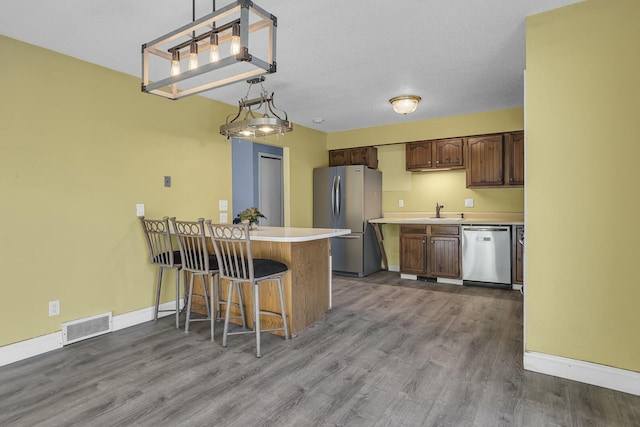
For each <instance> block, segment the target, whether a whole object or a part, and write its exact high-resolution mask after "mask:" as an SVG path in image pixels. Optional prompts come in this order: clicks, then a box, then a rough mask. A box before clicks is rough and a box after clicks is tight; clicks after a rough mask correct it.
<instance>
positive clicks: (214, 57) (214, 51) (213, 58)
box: [209, 33, 220, 64]
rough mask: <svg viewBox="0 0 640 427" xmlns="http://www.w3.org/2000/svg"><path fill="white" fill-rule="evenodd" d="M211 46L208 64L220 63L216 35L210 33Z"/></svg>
mask: <svg viewBox="0 0 640 427" xmlns="http://www.w3.org/2000/svg"><path fill="white" fill-rule="evenodd" d="M209 44H210V46H211V48H210V50H209V62H210V63H212V64H213V63H214V62H218V61H220V48H219V47H218V34H216V33H211V39H210V40H209Z"/></svg>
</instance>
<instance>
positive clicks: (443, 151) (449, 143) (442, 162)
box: [433, 138, 464, 169]
mask: <svg viewBox="0 0 640 427" xmlns="http://www.w3.org/2000/svg"><path fill="white" fill-rule="evenodd" d="M433 143H434V146H435V156H436V167H437V168H449V169H451V168H456V167H461V166H464V161H463V159H464V157H463V152H464V144H463V140H462V138H451V139H440V140H437V141H434V142H433Z"/></svg>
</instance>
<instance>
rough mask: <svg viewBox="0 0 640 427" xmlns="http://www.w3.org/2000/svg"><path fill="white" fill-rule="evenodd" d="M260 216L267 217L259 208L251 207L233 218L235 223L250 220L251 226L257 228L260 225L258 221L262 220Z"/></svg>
mask: <svg viewBox="0 0 640 427" xmlns="http://www.w3.org/2000/svg"><path fill="white" fill-rule="evenodd" d="M260 218H264V219H267V217H266V216H264V215H262V214H261V213H260V211H259V210H258V208H256V207H250V208H247V209H245V210H243V211H242V212H240V213H239V214H238V216H236V217H235V218H234V219H233V223H234V224H240V223H241V222H242V223H244V222H248V223H249V228H256V227H257V226H258V221H259V220H260Z"/></svg>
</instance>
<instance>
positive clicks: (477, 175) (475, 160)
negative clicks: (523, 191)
mask: <svg viewBox="0 0 640 427" xmlns="http://www.w3.org/2000/svg"><path fill="white" fill-rule="evenodd" d="M503 162H504V144H503V141H502V135H488V136H480V137H473V138H469V139H468V140H467V187H491V186H497V185H503V184H504V166H503Z"/></svg>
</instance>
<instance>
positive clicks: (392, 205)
mask: <svg viewBox="0 0 640 427" xmlns="http://www.w3.org/2000/svg"><path fill="white" fill-rule="evenodd" d="M389 111H390V114H391V113H392V112H391V109H389ZM521 129H524V112H523V109H522V108H513V109H508V110H498V111H488V112H483V113H476V114H467V115H462V116H453V117H444V118H438V119H430V120H420V121H415V122H409V123H404V124H396V125H388V126H378V127H374V128H367V129H357V130H350V131H345V132H337V133H332V134H329V135H327V147H328V148H329V149H335V148H343V147H358V146H363V145H376V146H378V169H379V170H381V171H382V186H383V188H382V190H383V192H382V210H383V211H385V212H403V211H404V212H433V211H434V210H435V205H436V202H438V203H440V204H441V205H444V209H443V213H447V212H524V190H523V189H522V188H512V189H511V188H510V189H505V188H500V189H496V188H492V189H467V188H466V175H465V171H464V170H454V171H437V172H407V171H406V169H405V168H406V165H405V146H404V144H398V143H399V142H407V141H418V140H428V139H437V138H447V137H455V136H467V135H478V134H484V133H494V132H508V131H512V130H521ZM385 144H387V145H385ZM465 199H473V200H474V207H473V208H465V207H464V200H465ZM399 200H403V202H404V207H403V208H400V207H398V201H399ZM398 232H399V229H398V226H397V225H392V224H388V225H384V226H383V234H384V238H385V241H384V243H385V250H386V252H387V258H388V260H389V264H390V265H398V264H399V259H400V258H399V250H398V245H399V240H398Z"/></svg>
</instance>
